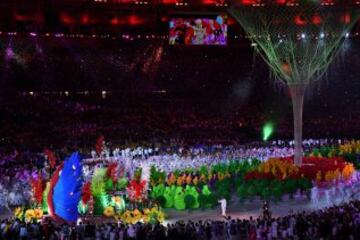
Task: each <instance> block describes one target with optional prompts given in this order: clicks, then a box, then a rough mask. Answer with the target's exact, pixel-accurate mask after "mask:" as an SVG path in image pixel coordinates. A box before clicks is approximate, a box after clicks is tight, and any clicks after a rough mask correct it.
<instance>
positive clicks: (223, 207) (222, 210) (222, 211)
mask: <svg viewBox="0 0 360 240" xmlns="http://www.w3.org/2000/svg"><path fill="white" fill-rule="evenodd" d="M219 203H220V205H221V215H223V216H224V217H226V199H225V198H222V199H220V200H219Z"/></svg>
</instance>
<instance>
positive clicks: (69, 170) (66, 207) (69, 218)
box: [48, 152, 83, 222]
mask: <svg viewBox="0 0 360 240" xmlns="http://www.w3.org/2000/svg"><path fill="white" fill-rule="evenodd" d="M61 167H62V166H60V168H59V169H58V170H57V171H56V173H55V174H54V176H53V179H52V184H51V187H50V192H49V195H50V196H49V197H48V203H49V208H50V213H51V214H52V215H53V216H54V217H55V218H56V219H61V220H64V221H66V222H76V220H77V218H78V210H77V206H78V203H79V201H80V198H81V188H82V185H83V173H82V165H81V157H80V154H79V153H78V152H75V153H73V154H72V155H71V156H70V158H68V159H66V160H65V163H64V165H63V167H62V168H61Z"/></svg>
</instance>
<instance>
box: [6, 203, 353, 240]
mask: <svg viewBox="0 0 360 240" xmlns="http://www.w3.org/2000/svg"><path fill="white" fill-rule="evenodd" d="M260 215H261V214H260ZM0 232H1V237H0V239H6V240H15V239H29V240H30V239H51V240H57V239H59V240H60V239H61V240H67V239H68V240H83V239H89V240H90V239H91V240H92V239H94V240H124V239H126V240H130V239H131V240H135V239H136V240H142V239H144V240H146V239H149V240H150V239H153V240H162V239H164V240H165V239H169V240H181V239H189V240H197V239H198V240H228V239H229V240H232V239H245V240H295V239H309V240H318V239H334V240H335V239H336V240H352V239H359V238H360V201H351V202H349V203H346V204H342V205H339V206H333V207H329V208H326V209H322V210H317V211H313V212H298V213H291V212H290V213H289V214H288V215H286V216H282V217H273V218H264V217H262V216H260V217H258V218H253V217H250V218H249V219H232V218H231V217H227V218H225V219H224V220H223V221H215V220H202V221H197V222H194V221H191V220H189V221H187V222H182V221H181V222H176V223H169V224H167V225H165V226H164V225H160V224H153V225H151V224H143V223H137V224H134V225H125V224H121V223H120V222H119V223H93V222H90V221H87V220H86V221H85V222H81V221H80V222H79V224H77V225H67V224H62V225H61V224H55V223H53V222H51V220H49V219H45V220H43V221H42V222H41V223H36V222H32V223H23V222H20V221H19V220H10V219H7V220H3V221H2V222H1V225H0Z"/></svg>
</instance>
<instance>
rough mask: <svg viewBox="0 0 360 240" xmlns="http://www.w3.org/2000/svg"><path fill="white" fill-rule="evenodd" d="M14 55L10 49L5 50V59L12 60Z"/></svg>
mask: <svg viewBox="0 0 360 240" xmlns="http://www.w3.org/2000/svg"><path fill="white" fill-rule="evenodd" d="M14 56H15V53H14V51H13V49H12V48H11V47H7V48H6V59H11V58H14Z"/></svg>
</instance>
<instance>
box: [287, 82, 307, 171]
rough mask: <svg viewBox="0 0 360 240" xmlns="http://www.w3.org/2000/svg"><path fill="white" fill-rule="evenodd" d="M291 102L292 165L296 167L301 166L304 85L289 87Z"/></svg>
mask: <svg viewBox="0 0 360 240" xmlns="http://www.w3.org/2000/svg"><path fill="white" fill-rule="evenodd" d="M289 88H290V93H291V100H292V105H293V115H294V116H293V117H294V148H295V156H294V163H295V165H297V166H300V165H301V164H302V157H303V152H302V124H303V123H302V114H303V103H304V94H305V89H306V85H304V84H295V85H290V86H289Z"/></svg>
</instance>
